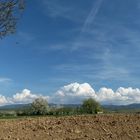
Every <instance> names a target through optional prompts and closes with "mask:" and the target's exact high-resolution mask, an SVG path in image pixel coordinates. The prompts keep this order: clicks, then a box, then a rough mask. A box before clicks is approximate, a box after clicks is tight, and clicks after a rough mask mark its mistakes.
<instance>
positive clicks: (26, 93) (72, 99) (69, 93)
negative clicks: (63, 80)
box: [0, 83, 140, 105]
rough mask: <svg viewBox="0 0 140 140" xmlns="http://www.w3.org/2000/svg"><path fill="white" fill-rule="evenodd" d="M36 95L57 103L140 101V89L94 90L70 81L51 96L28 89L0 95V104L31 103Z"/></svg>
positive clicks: (120, 103) (87, 85)
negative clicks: (88, 99) (86, 100)
mask: <svg viewBox="0 0 140 140" xmlns="http://www.w3.org/2000/svg"><path fill="white" fill-rule="evenodd" d="M38 97H43V98H45V99H47V101H48V102H49V103H57V104H79V103H82V101H83V100H84V99H87V98H94V99H95V100H97V101H99V102H100V103H101V104H113V105H127V104H133V103H140V89H138V88H132V87H128V88H124V87H120V88H118V89H117V90H116V91H113V90H112V89H110V88H106V87H102V88H100V89H99V90H98V91H97V92H96V91H95V90H94V89H93V88H92V87H91V86H90V85H89V84H88V83H83V84H79V83H71V84H69V85H66V86H63V87H61V88H60V89H59V90H58V91H56V93H55V94H52V96H43V95H41V94H35V93H32V92H31V91H30V90H28V89H24V90H22V91H21V92H19V93H16V94H15V95H13V96H12V97H11V98H10V97H5V96H3V95H0V105H5V104H15V103H31V102H32V101H33V100H34V99H36V98H38Z"/></svg>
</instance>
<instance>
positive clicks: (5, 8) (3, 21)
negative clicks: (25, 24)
mask: <svg viewBox="0 0 140 140" xmlns="http://www.w3.org/2000/svg"><path fill="white" fill-rule="evenodd" d="M24 8H25V0H0V38H3V37H5V36H6V35H9V34H13V33H15V31H16V24H17V20H18V19H19V15H21V12H22V11H23V9H24Z"/></svg>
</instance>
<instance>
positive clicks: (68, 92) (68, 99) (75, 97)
mask: <svg viewBox="0 0 140 140" xmlns="http://www.w3.org/2000/svg"><path fill="white" fill-rule="evenodd" d="M96 96H97V95H96V94H95V91H94V89H92V87H91V86H90V85H89V84H88V83H84V84H79V83H72V84H69V85H66V86H64V87H62V88H61V89H60V90H58V91H57V92H56V93H55V95H54V96H53V97H52V101H53V102H56V103H61V104H62V103H64V104H66V103H81V101H82V100H83V99H85V98H89V97H93V98H96Z"/></svg>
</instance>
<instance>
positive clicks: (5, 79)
mask: <svg viewBox="0 0 140 140" xmlns="http://www.w3.org/2000/svg"><path fill="white" fill-rule="evenodd" d="M11 81H12V80H11V79H10V78H5V77H0V83H7V82H11Z"/></svg>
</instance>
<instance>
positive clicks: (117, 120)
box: [0, 114, 140, 140]
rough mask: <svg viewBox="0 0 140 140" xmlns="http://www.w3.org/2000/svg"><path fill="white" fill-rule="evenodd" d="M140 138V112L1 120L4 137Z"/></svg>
mask: <svg viewBox="0 0 140 140" xmlns="http://www.w3.org/2000/svg"><path fill="white" fill-rule="evenodd" d="M8 139H9V140H140V115H139V114H131V115H130V114H129V115H128V114H114V115H85V116H67V117H40V118H22V119H13V120H0V140H8Z"/></svg>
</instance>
